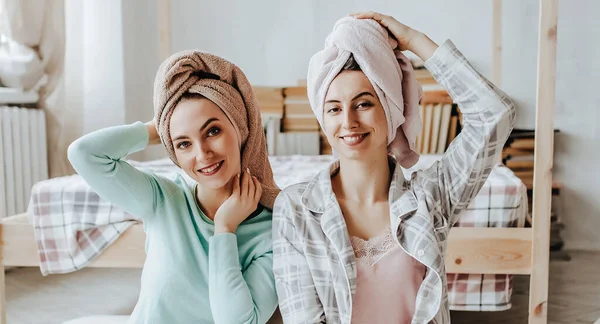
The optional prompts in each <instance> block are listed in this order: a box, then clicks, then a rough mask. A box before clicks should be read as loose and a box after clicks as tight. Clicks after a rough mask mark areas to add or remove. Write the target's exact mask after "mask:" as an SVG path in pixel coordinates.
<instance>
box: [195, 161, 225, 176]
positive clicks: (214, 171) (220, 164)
mask: <svg viewBox="0 0 600 324" xmlns="http://www.w3.org/2000/svg"><path fill="white" fill-rule="evenodd" d="M224 163H225V161H220V162H217V163H213V164H211V165H209V166H206V167H204V168H201V169H198V173H199V174H201V175H203V176H207V177H209V176H212V175H214V174H216V173H217V172H219V170H221V168H222V167H223V164H224ZM215 165H219V166H218V167H216V168H215V169H214V170H212V171H210V172H208V173H207V172H202V171H201V170H204V169H209V168H212V167H214V166H215Z"/></svg>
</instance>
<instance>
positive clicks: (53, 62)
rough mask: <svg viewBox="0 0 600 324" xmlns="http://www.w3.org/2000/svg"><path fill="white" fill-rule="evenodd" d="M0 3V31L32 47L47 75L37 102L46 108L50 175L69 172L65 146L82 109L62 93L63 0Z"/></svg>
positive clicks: (76, 129) (2, 0)
mask: <svg viewBox="0 0 600 324" xmlns="http://www.w3.org/2000/svg"><path fill="white" fill-rule="evenodd" d="M0 7H1V8H2V9H1V10H2V11H1V13H0V30H1V31H2V33H4V34H5V35H6V36H7V37H8V38H10V39H12V40H13V41H15V42H17V43H19V44H22V45H24V46H27V47H29V48H31V49H32V50H34V51H35V52H36V53H37V54H38V57H39V58H40V60H41V62H42V66H43V71H44V74H45V75H46V76H47V82H46V83H45V85H44V86H43V87H42V88H41V89H40V101H39V103H38V104H39V107H41V108H43V109H44V110H45V112H46V130H47V139H48V164H49V175H50V177H57V176H62V175H67V174H71V173H72V172H73V170H72V168H71V166H70V164H69V162H68V160H67V147H68V145H69V144H70V143H71V142H72V141H73V140H74V139H75V138H77V137H78V136H79V135H80V133H81V131H80V124H81V113H80V112H79V111H78V109H77V106H76V105H70V104H68V102H67V100H66V97H65V86H67V85H66V84H65V79H67V80H68V78H65V75H66V73H65V72H67V74H68V71H65V64H64V62H65V2H64V0H0Z"/></svg>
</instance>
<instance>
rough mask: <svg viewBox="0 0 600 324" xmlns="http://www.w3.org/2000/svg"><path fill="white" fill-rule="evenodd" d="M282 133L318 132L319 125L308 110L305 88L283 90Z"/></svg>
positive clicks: (309, 109) (310, 110)
mask: <svg viewBox="0 0 600 324" xmlns="http://www.w3.org/2000/svg"><path fill="white" fill-rule="evenodd" d="M283 105H284V107H283V110H284V114H283V131H284V132H295V131H299V132H313V131H315V132H316V131H319V123H318V122H317V119H316V118H315V115H314V114H313V112H312V109H311V108H310V104H309V102H308V94H307V91H306V87H305V86H297V87H288V88H283Z"/></svg>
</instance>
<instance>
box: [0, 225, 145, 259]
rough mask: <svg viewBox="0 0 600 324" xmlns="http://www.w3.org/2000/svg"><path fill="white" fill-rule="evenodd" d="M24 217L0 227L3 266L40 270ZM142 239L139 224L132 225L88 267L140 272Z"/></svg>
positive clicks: (29, 226) (143, 249) (31, 230)
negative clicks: (134, 269) (136, 269)
mask: <svg viewBox="0 0 600 324" xmlns="http://www.w3.org/2000/svg"><path fill="white" fill-rule="evenodd" d="M27 217H28V216H27V215H26V214H21V215H17V216H11V217H7V218H5V219H4V220H3V221H2V224H0V226H1V228H2V235H3V236H2V242H3V249H2V250H3V266H22V267H39V264H40V262H39V254H38V248H37V243H36V239H35V236H34V234H33V226H32V225H31V224H29V222H28V219H27ZM145 238H146V235H145V233H144V229H143V226H142V225H141V224H134V225H132V226H131V227H130V228H129V229H128V230H127V231H126V232H125V233H123V235H121V237H120V238H119V239H118V240H117V241H116V242H115V243H113V244H112V245H111V246H110V247H109V248H108V249H107V250H106V251H104V252H103V253H102V254H101V255H100V256H98V258H97V259H96V260H94V261H93V262H92V263H91V264H90V265H88V266H89V267H97V268H141V267H142V266H143V265H144V260H145V259H146V252H145Z"/></svg>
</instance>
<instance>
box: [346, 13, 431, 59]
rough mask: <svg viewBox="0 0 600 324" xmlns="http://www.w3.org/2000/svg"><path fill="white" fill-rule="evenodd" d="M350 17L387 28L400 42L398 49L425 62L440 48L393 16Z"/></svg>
mask: <svg viewBox="0 0 600 324" xmlns="http://www.w3.org/2000/svg"><path fill="white" fill-rule="evenodd" d="M350 16H352V17H354V18H358V19H373V20H375V21H376V22H378V23H379V24H380V25H381V26H383V27H385V28H387V29H388V30H389V31H390V33H392V35H393V36H394V38H396V40H397V41H398V47H399V49H400V50H401V51H406V50H408V51H411V52H413V53H415V54H417V56H419V57H420V58H421V59H422V60H423V61H426V60H427V59H429V58H430V57H431V56H432V55H433V53H434V52H435V50H436V49H437V48H438V46H437V44H436V43H434V42H433V41H432V40H431V39H429V37H427V36H426V35H425V34H423V33H421V32H419V31H417V30H415V29H412V28H410V27H408V26H406V25H405V24H403V23H401V22H399V21H398V20H396V18H394V17H392V16H387V15H383V14H380V13H378V12H374V11H367V12H359V13H354V14H351V15H350Z"/></svg>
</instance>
